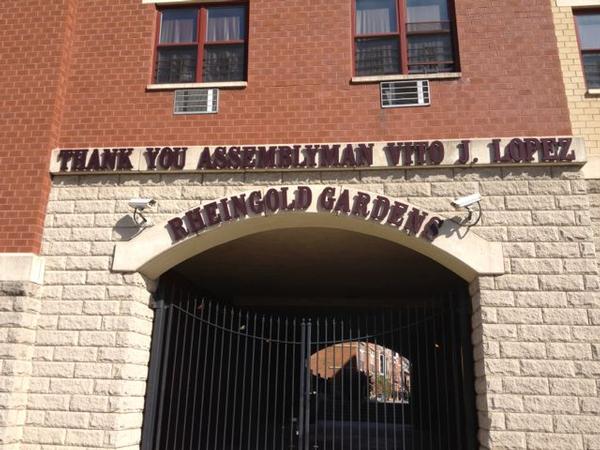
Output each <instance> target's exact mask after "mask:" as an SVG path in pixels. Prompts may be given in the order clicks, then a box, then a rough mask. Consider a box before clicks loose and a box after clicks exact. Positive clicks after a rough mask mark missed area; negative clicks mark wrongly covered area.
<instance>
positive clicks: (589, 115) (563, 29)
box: [548, 0, 600, 178]
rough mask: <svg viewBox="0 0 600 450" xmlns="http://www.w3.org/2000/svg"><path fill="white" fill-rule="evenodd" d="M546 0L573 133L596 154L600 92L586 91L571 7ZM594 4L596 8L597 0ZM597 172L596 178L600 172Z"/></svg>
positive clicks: (599, 134) (599, 140) (599, 141)
mask: <svg viewBox="0 0 600 450" xmlns="http://www.w3.org/2000/svg"><path fill="white" fill-rule="evenodd" d="M549 1H550V2H551V3H552V13H553V16H554V24H555V30H556V37H557V40H558V50H559V57H560V63H561V67H562V72H563V76H564V83H565V92H566V94H567V102H568V105H569V111H570V116H571V126H572V129H573V135H574V136H580V137H583V138H584V139H585V141H586V147H587V151H588V153H589V154H590V155H600V95H591V94H588V93H587V88H586V85H585V79H584V75H583V68H582V64H581V54H580V52H579V44H578V42H577V32H576V25H575V18H574V17H573V8H572V7H568V6H562V7H559V6H556V0H549ZM597 4H598V6H599V7H600V0H599V1H598V3H597ZM548 95H560V93H558V92H557V93H551V92H549V93H548ZM597 175H598V178H600V173H599V174H597Z"/></svg>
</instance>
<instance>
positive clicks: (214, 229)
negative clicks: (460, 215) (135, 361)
mask: <svg viewBox="0 0 600 450" xmlns="http://www.w3.org/2000/svg"><path fill="white" fill-rule="evenodd" d="M288 196H289V198H288ZM236 204H237V206H236ZM236 208H237V209H236ZM304 227H306V228H311V227H312V228H314V227H320V228H331V229H339V230H347V231H353V232H356V233H361V234H366V235H371V236H374V237H379V238H382V239H385V240H388V241H391V242H394V243H396V244H399V245H402V246H405V247H407V248H410V249H411V250H415V251H417V252H418V253H421V254H423V255H425V256H427V257H429V258H431V259H432V260H434V261H436V262H438V263H440V264H441V265H443V266H444V267H446V268H448V269H450V270H451V271H453V272H454V273H456V274H457V275H459V276H460V277H461V278H463V279H465V280H466V281H469V282H472V281H473V280H475V279H476V278H477V276H479V275H496V274H501V273H504V263H503V257H502V246H501V244H500V243H494V242H489V241H486V240H485V239H483V238H481V237H480V236H478V235H477V234H475V233H474V232H470V231H468V230H463V229H461V228H460V227H459V226H458V225H457V224H456V223H455V222H453V221H451V220H444V219H443V218H440V217H437V216H436V215H435V214H432V213H430V212H427V211H424V210H423V209H422V208H419V207H417V206H414V205H411V204H409V203H408V202H406V201H403V200H401V199H395V198H390V197H385V196H382V195H379V194H376V193H370V192H365V191H360V190H356V189H353V188H346V187H343V186H341V187H331V186H278V187H276V188H264V189H262V190H254V191H248V192H243V193H239V194H237V195H234V196H231V197H229V198H225V199H216V200H215V201H209V202H203V203H202V204H201V205H199V207H198V208H195V209H192V210H190V211H187V212H184V213H182V214H181V215H180V216H178V217H174V218H173V219H170V220H167V221H164V222H162V223H159V224H157V225H155V226H153V227H151V228H149V229H147V230H144V232H142V233H141V234H140V235H138V236H136V237H135V238H134V239H132V240H131V241H128V242H120V243H118V244H117V245H116V248H115V255H114V260H113V267H112V269H113V271H116V272H139V273H141V274H142V275H144V276H146V277H148V278H150V279H157V278H158V277H159V276H160V275H161V274H162V273H164V272H166V271H167V270H169V269H170V268H172V267H174V266H176V265H177V264H179V263H180V262H182V261H185V260H186V259H188V258H190V257H192V256H194V255H197V254H199V253H202V252H204V251H206V250H209V249H211V248H213V247H216V246H218V245H221V244H224V243H226V242H229V241H233V240H235V239H239V238H242V237H244V236H248V235H252V234H255V233H260V232H264V231H271V230H276V229H287V228H304Z"/></svg>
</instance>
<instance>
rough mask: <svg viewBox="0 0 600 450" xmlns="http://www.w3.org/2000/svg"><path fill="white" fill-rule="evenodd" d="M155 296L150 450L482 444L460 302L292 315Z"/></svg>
mask: <svg viewBox="0 0 600 450" xmlns="http://www.w3.org/2000/svg"><path fill="white" fill-rule="evenodd" d="M158 298H159V300H158V301H157V304H156V315H155V327H154V335H153V346H152V356H151V366H150V375H149V384H148V394H147V402H146V412H145V422H144V432H143V441H142V448H143V449H145V450H155V449H160V450H163V449H172V450H187V449H189V450H191V449H199V450H292V449H297V450H309V449H310V450H317V449H323V450H346V449H349V450H352V449H356V450H384V449H385V450H388V449H389V450H395V449H402V450H408V449H411V450H417V449H418V450H435V449H439V450H441V449H446V450H448V449H450V450H463V449H467V450H471V449H475V447H476V444H475V442H476V441H475V434H476V422H475V404H474V381H473V376H472V370H473V362H472V357H471V344H470V339H469V320H468V317H469V302H468V297H467V296H465V295H458V296H457V295H446V296H445V297H443V298H442V297H441V298H438V299H433V300H432V301H430V302H426V304H425V303H424V302H418V304H414V305H412V306H403V307H400V308H399V307H395V308H383V309H381V308H379V309H378V310H377V311H369V310H368V309H364V308H363V309H361V310H356V309H354V310H351V309H346V310H338V311H322V312H317V311H303V312H302V314H299V315H292V314H285V313H282V311H275V310H273V309H268V308H264V307H263V308H260V309H259V308H253V309H252V310H250V309H245V308H240V307H234V306H231V305H227V304H225V303H222V302H218V301H213V300H210V299H208V298H206V297H203V296H201V295H198V294H197V293H196V292H195V291H194V289H193V288H190V287H185V286H184V285H183V284H182V283H167V282H163V283H162V284H161V288H160V294H159V296H158Z"/></svg>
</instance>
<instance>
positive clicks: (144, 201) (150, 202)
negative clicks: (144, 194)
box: [129, 198, 156, 211]
mask: <svg viewBox="0 0 600 450" xmlns="http://www.w3.org/2000/svg"><path fill="white" fill-rule="evenodd" d="M155 204H156V200H154V199H153V198H132V199H131V200H129V206H131V207H132V208H133V209H137V210H139V211H143V210H145V209H146V208H150V207H151V206H154V205H155Z"/></svg>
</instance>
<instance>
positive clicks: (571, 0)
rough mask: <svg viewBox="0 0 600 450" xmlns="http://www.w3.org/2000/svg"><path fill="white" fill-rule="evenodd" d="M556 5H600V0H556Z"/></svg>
mask: <svg viewBox="0 0 600 450" xmlns="http://www.w3.org/2000/svg"><path fill="white" fill-rule="evenodd" d="M556 6H600V0H556Z"/></svg>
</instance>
